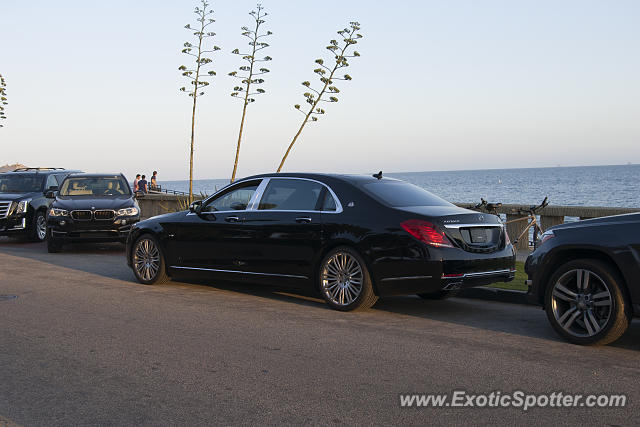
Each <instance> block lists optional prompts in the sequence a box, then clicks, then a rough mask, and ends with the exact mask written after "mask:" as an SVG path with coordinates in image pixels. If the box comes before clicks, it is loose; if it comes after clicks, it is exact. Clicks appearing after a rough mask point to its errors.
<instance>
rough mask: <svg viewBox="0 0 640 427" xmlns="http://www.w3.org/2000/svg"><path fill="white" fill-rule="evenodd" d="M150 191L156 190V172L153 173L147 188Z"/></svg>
mask: <svg viewBox="0 0 640 427" xmlns="http://www.w3.org/2000/svg"><path fill="white" fill-rule="evenodd" d="M149 188H150V189H151V190H157V189H158V171H153V175H151V185H150V186H149Z"/></svg>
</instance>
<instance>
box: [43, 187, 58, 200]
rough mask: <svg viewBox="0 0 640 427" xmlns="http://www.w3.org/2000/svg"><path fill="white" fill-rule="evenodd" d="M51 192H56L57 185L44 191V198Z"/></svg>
mask: <svg viewBox="0 0 640 427" xmlns="http://www.w3.org/2000/svg"><path fill="white" fill-rule="evenodd" d="M51 191H53V192H56V191H58V186H57V185H52V186H51V187H49V188H47V189H46V190H44V195H45V197H46V195H47V193H49V192H51Z"/></svg>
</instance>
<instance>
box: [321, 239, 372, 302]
mask: <svg viewBox="0 0 640 427" xmlns="http://www.w3.org/2000/svg"><path fill="white" fill-rule="evenodd" d="M319 276H320V277H319V280H320V292H321V293H322V297H323V298H324V300H325V301H326V302H327V304H329V306H330V307H331V308H334V309H336V310H340V311H351V310H358V309H367V308H370V307H371V306H373V304H375V303H376V301H377V300H378V296H377V295H376V294H375V292H374V291H373V283H372V282H371V276H370V275H369V271H368V269H367V266H366V264H365V262H364V260H363V259H362V257H361V256H360V255H359V254H358V253H357V252H356V251H355V250H353V249H351V248H349V247H346V246H344V247H339V248H336V249H333V250H332V251H331V252H329V253H328V254H327V256H325V257H324V259H323V260H322V262H321V263H320V269H319Z"/></svg>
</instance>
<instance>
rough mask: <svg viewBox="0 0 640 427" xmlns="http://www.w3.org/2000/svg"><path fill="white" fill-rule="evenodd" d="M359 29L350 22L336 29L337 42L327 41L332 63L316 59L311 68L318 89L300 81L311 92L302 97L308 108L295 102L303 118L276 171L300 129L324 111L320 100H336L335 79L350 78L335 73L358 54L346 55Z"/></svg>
mask: <svg viewBox="0 0 640 427" xmlns="http://www.w3.org/2000/svg"><path fill="white" fill-rule="evenodd" d="M359 30H360V24H359V23H358V22H350V23H349V28H344V29H342V30H340V31H338V34H339V35H340V36H341V37H342V40H341V41H340V42H338V41H337V40H331V41H330V42H329V46H327V50H329V51H330V52H331V53H333V61H334V62H333V64H332V65H331V66H327V65H325V63H324V60H322V59H316V64H318V65H319V66H320V67H319V68H316V69H315V70H313V72H314V73H316V74H317V75H318V76H319V78H320V83H321V85H320V89H319V90H317V89H314V88H313V87H311V83H310V82H308V81H305V82H302V85H303V86H305V87H307V88H308V89H309V90H310V91H311V92H305V93H304V97H305V98H306V100H305V101H306V102H307V104H309V109H308V110H307V111H306V112H304V111H302V107H301V106H300V104H296V105H295V108H296V110H298V111H300V112H301V113H302V114H304V120H303V121H302V123H301V124H300V127H299V128H298V132H296V134H295V135H294V137H293V140H292V141H291V143H290V144H289V147H288V148H287V151H286V152H285V153H284V156H283V157H282V161H280V166H278V170H277V171H276V172H280V171H281V170H282V167H283V166H284V162H285V160H287V157H288V156H289V153H290V152H291V148H293V145H294V144H295V143H296V141H297V140H298V137H299V136H300V134H301V133H302V129H304V127H305V125H306V124H307V123H308V122H315V121H317V120H318V116H319V115H322V114H324V113H325V110H324V109H323V108H320V107H319V106H318V105H319V104H320V102H338V98H337V97H336V96H335V94H337V93H339V92H340V91H339V90H338V88H337V87H336V86H335V85H334V81H335V80H351V76H350V75H349V74H345V75H344V76H343V77H336V73H337V72H338V70H340V69H342V68H345V67H348V66H349V61H348V58H354V57H356V56H360V54H359V53H358V52H357V51H355V50H354V51H353V53H352V54H351V55H347V51H348V49H349V48H350V47H351V46H353V45H355V44H357V43H358V39H361V38H362V35H361V34H360V33H358V31H359Z"/></svg>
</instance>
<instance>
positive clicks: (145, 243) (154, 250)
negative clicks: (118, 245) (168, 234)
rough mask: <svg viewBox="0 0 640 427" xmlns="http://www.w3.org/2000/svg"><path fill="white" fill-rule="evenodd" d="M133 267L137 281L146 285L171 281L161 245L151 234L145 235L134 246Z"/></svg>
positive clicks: (132, 254)
mask: <svg viewBox="0 0 640 427" xmlns="http://www.w3.org/2000/svg"><path fill="white" fill-rule="evenodd" d="M131 265H132V266H133V273H134V274H135V276H136V279H138V281H139V282H140V283H143V284H145V285H154V284H161V283H165V282H168V281H169V280H171V279H170V278H169V276H168V275H167V269H166V266H165V262H164V254H163V253H162V248H161V246H160V243H159V242H158V239H156V238H155V237H154V236H152V235H151V234H143V235H142V236H140V237H139V238H138V240H136V242H135V243H134V244H133V248H132V250H131Z"/></svg>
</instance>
